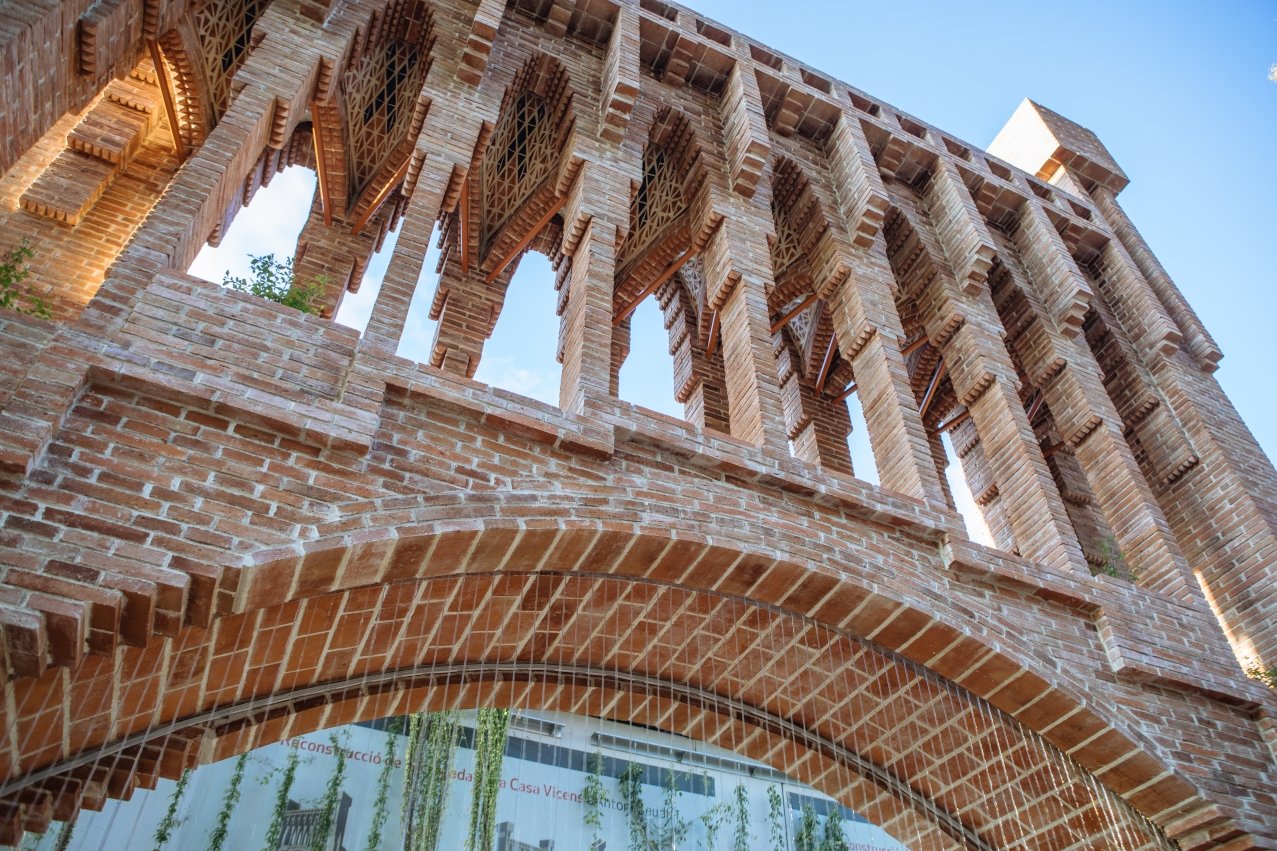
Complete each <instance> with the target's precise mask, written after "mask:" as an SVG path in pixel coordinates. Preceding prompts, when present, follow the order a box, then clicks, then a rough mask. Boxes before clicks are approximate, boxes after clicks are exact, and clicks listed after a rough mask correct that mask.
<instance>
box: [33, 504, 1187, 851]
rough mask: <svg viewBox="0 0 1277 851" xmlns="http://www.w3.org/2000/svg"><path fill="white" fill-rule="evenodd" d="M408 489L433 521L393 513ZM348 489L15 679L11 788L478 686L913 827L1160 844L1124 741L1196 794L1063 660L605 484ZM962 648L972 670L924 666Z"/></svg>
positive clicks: (93, 797) (142, 770) (108, 792)
mask: <svg viewBox="0 0 1277 851" xmlns="http://www.w3.org/2000/svg"><path fill="white" fill-rule="evenodd" d="M576 501H577V500H576V499H575V498H568V499H567V500H566V502H569V503H575V502H576ZM409 502H415V503H416V506H415V509H416V511H417V512H418V513H424V514H429V515H432V520H431V521H430V522H429V523H416V524H413V523H409V522H406V520H405V517H404V514H405V512H409V513H411V511H412V510H413V509H412V508H410V507H409V506H408V504H407V503H409ZM364 508H365V510H364V511H358V510H356V511H351V512H349V513H348V514H347V515H346V517H345V518H344V519H343V521H342V522H341V523H340V524H333V525H334V526H338V525H340V526H345V527H358V528H359V530H360V531H358V532H353V533H352V532H349V531H346V532H343V533H341V534H331V533H333V532H335V531H336V530H335V529H333V528H330V529H327V530H321V537H320V538H319V539H317V540H316V541H315V542H312V544H311V545H310V546H309V547H306V548H305V549H306V550H307V552H306V553H304V554H298V553H293V554H290V555H289V556H286V557H281V555H282V554H281V553H280V552H279V551H269V550H264V551H261V552H259V553H258V554H257V555H256V557H255V558H254V559H253V561H255V562H256V563H255V564H254V565H252V566H248V567H245V568H243V569H242V570H241V572H240V573H239V576H240V578H241V584H240V585H239V588H238V591H237V593H236V599H235V604H234V605H233V606H231V607H229V608H230V610H229V611H226V612H224V613H223V614H222V615H221V616H219V617H217V618H215V619H214V620H213V621H212V622H211V624H210V625H209V627H208V628H198V627H187V628H186V629H183V630H181V631H180V632H179V633H178V634H177V635H175V636H173V637H172V638H166V639H157V640H154V641H152V642H151V643H150V644H149V645H148V646H147V647H145V648H126V649H123V650H122V651H121V652H120V654H119V656H118V657H117V658H115V659H111V658H107V657H90V658H89V659H87V660H86V661H85V663H83V664H82V665H81V666H79V668H77V669H76V670H74V671H72V672H70V673H69V675H67V674H66V673H65V672H63V671H52V672H50V673H48V674H46V675H45V676H44V677H42V678H40V680H39V681H36V682H29V683H27V688H26V689H22V688H18V689H15V693H16V694H18V695H19V697H18V700H17V701H16V704H15V705H16V706H18V707H19V712H21V708H22V707H24V706H31V707H34V705H35V704H34V702H33V701H39V704H40V709H41V711H40V712H38V713H32V714H31V716H30V717H20V718H19V719H18V730H19V732H20V735H19V741H22V742H23V743H24V744H25V748H24V752H23V764H22V765H21V767H20V768H19V767H18V766H17V765H11V766H9V769H10V770H9V775H10V778H11V779H12V778H13V777H15V776H18V775H21V774H25V773H28V772H31V771H33V770H34V771H35V774H34V775H33V776H34V778H35V779H36V780H37V782H36V783H35V784H34V785H33V786H31V787H28V788H26V789H24V790H22V791H20V792H18V795H20V796H21V795H25V796H26V797H27V798H30V797H32V796H33V795H34V796H35V797H36V798H37V799H40V800H43V801H44V804H45V805H44V807H43V808H42V810H41V811H42V812H43V813H44V814H45V817H47V816H48V815H55V816H58V817H65V816H66V815H68V814H69V811H73V810H74V809H75V808H76V806H78V804H79V801H80V799H83V800H84V801H85V803H86V804H88V805H91V806H92V805H97V804H99V802H100V801H101V800H102V799H103V798H105V797H107V796H110V797H121V796H123V797H126V796H127V795H128V794H130V792H131V790H132V789H133V788H135V787H136V786H139V785H142V786H145V785H150V784H151V783H153V782H154V780H155V778H156V776H170V777H172V776H175V774H176V773H178V772H180V770H181V769H182V768H183V767H185V766H188V765H190V764H192V763H193V762H195V761H207V760H209V759H218V758H224V757H226V756H230V755H233V754H235V753H239V752H242V751H244V750H247V749H249V748H252V747H257V746H261V745H264V744H268V743H270V742H273V741H277V740H278V739H279V738H282V737H284V736H288V735H297V734H299V733H301V732H308V731H312V730H316V729H322V728H325V727H329V726H334V725H336V724H340V723H349V722H352V721H358V720H370V719H374V718H378V717H383V716H385V715H388V714H395V713H402V712H408V711H416V710H418V709H421V708H431V707H440V706H457V707H468V706H474V705H479V704H483V703H492V702H495V703H506V704H508V705H512V706H517V707H525V708H537V709H555V710H560V711H574V712H577V713H581V714H588V715H596V716H600V717H606V718H611V719H614V720H621V721H631V722H639V723H645V724H650V725H652V726H656V727H661V728H663V729H666V730H669V731H671V732H675V733H680V734H684V735H690V736H693V737H696V738H700V739H703V740H704V741H706V742H709V743H711V744H716V745H720V746H724V747H728V748H729V749H732V750H736V751H738V752H740V753H743V754H745V755H747V756H751V757H754V758H758V759H761V760H763V761H766V762H768V763H770V764H772V765H773V766H775V767H776V768H778V769H780V770H782V771H785V772H786V773H788V774H790V775H791V776H793V777H795V778H796V779H798V780H801V781H803V782H807V783H810V784H812V785H814V786H816V787H817V788H821V789H823V790H824V791H826V792H828V793H830V794H832V795H834V796H835V797H838V798H839V799H841V800H843V802H844V803H846V804H847V805H848V806H851V807H852V808H853V809H856V810H858V811H860V812H864V813H866V814H867V815H869V816H870V817H871V818H872V819H874V820H875V821H878V822H880V823H882V824H883V826H884V827H886V828H887V829H888V830H889V831H893V832H895V833H896V834H897V835H898V836H901V837H902V838H905V839H906V840H909V841H913V840H915V839H917V838H923V839H925V840H926V842H927V843H930V844H926V845H925V846H924V847H974V848H995V847H1002V846H1003V845H1005V844H1007V843H1008V842H1012V841H1014V840H1015V839H1016V838H1017V837H1020V838H1028V837H1032V840H1031V841H1038V842H1042V843H1044V844H1042V845H1040V846H1038V847H1057V843H1058V847H1065V846H1066V845H1069V844H1071V841H1065V839H1067V838H1069V837H1072V838H1073V839H1072V841H1078V840H1081V839H1083V838H1088V837H1097V836H1109V834H1107V833H1105V832H1104V831H1105V830H1106V829H1107V827H1108V821H1106V820H1110V821H1112V823H1113V824H1114V825H1115V826H1114V827H1113V828H1112V829H1113V830H1115V831H1120V833H1117V834H1115V835H1116V836H1118V837H1121V840H1122V841H1123V843H1125V842H1127V841H1129V837H1132V836H1134V837H1142V838H1143V839H1147V841H1148V844H1147V845H1145V844H1141V843H1136V844H1135V845H1134V846H1133V847H1157V845H1156V843H1155V842H1154V841H1153V840H1152V839H1149V838H1148V837H1146V836H1145V835H1144V834H1143V830H1144V828H1143V820H1142V819H1141V818H1138V817H1134V816H1133V814H1132V812H1128V811H1127V808H1126V806H1125V804H1123V803H1122V802H1121V801H1120V800H1119V799H1118V798H1117V797H1116V796H1109V795H1108V794H1107V793H1105V792H1103V790H1102V789H1101V788H1100V783H1099V782H1097V781H1095V780H1094V779H1093V778H1091V777H1089V775H1087V774H1086V773H1085V772H1083V771H1080V770H1079V769H1080V767H1081V766H1085V765H1097V764H1098V765H1107V764H1111V763H1121V764H1123V766H1124V770H1123V772H1122V773H1121V774H1120V775H1119V777H1120V779H1121V782H1125V783H1126V784H1127V786H1126V787H1125V788H1122V787H1120V786H1119V787H1117V788H1116V789H1115V790H1114V791H1118V792H1124V791H1127V790H1129V789H1133V788H1140V789H1141V790H1142V791H1141V793H1140V795H1137V796H1133V797H1132V798H1131V804H1133V805H1134V806H1135V807H1137V808H1139V809H1140V810H1142V811H1143V812H1144V813H1146V814H1156V813H1163V812H1165V811H1167V810H1169V809H1183V808H1184V805H1185V804H1186V803H1187V802H1186V801H1184V800H1182V799H1183V798H1193V797H1195V795H1194V792H1193V790H1192V789H1191V787H1189V786H1188V785H1187V784H1186V783H1184V782H1183V781H1182V780H1179V779H1177V778H1174V777H1173V776H1171V777H1168V776H1167V772H1166V770H1165V768H1164V767H1163V766H1162V765H1161V764H1160V762H1159V761H1158V760H1156V759H1155V758H1153V757H1152V756H1150V755H1149V753H1148V751H1149V750H1151V748H1150V747H1149V746H1148V745H1147V743H1144V742H1139V740H1138V739H1134V738H1127V737H1126V736H1125V735H1123V734H1122V733H1119V732H1118V729H1120V726H1119V725H1120V724H1121V721H1120V719H1117V718H1113V717H1104V718H1102V717H1100V715H1099V714H1098V713H1097V712H1096V711H1095V710H1094V709H1092V708H1087V707H1085V706H1083V705H1082V703H1081V702H1080V701H1078V700H1076V699H1075V698H1073V697H1072V694H1073V693H1075V691H1076V688H1075V685H1074V684H1071V683H1068V682H1067V679H1068V678H1067V677H1065V678H1060V681H1059V682H1057V683H1055V684H1050V685H1048V684H1047V682H1046V681H1044V680H1042V679H1039V677H1038V676H1037V675H1036V674H1034V673H1033V672H1032V671H1030V670H1028V669H1029V668H1031V667H1036V666H1034V665H1033V664H1032V663H1031V662H1029V661H1028V660H1026V659H1016V658H1014V657H1013V656H1012V655H1010V654H1005V653H999V652H996V651H995V652H991V653H990V652H988V651H989V649H990V648H988V647H986V646H985V645H983V644H982V643H981V642H979V641H976V640H974V639H972V638H970V637H963V636H961V635H960V634H959V632H958V631H956V630H954V629H953V627H951V626H950V625H948V624H946V623H945V622H944V621H945V618H944V616H940V617H933V616H931V615H927V614H923V613H922V612H921V611H919V610H918V609H917V608H915V607H911V606H908V605H906V604H904V603H903V602H901V601H897V600H893V599H891V597H890V596H886V595H881V594H875V593H873V592H871V591H870V590H869V589H868V588H866V587H864V585H863V584H860V583H859V582H857V581H853V580H852V579H851V578H850V577H835V576H832V575H830V574H829V573H827V572H816V571H813V570H811V569H810V568H809V567H803V566H801V565H798V564H796V563H794V562H792V561H788V560H783V559H775V558H771V557H769V556H764V555H763V554H761V553H759V552H757V551H756V550H754V549H752V548H742V547H735V546H731V545H724V544H716V543H714V542H713V541H711V540H710V539H709V538H707V537H703V536H702V537H700V538H697V537H695V536H691V535H687V534H678V535H676V534H671V533H651V532H647V533H643V532H637V533H636V532H635V531H633V530H631V529H626V528H624V527H625V524H624V523H623V522H621V521H620V520H619V518H620V517H621V514H622V512H618V511H617V510H616V509H615V507H605V506H602V505H600V506H595V507H594V508H593V509H592V510H591V512H590V513H591V514H592V515H593V519H590V520H581V519H574V514H575V511H574V510H573V509H572V508H570V507H565V506H563V505H559V506H553V505H548V504H547V500H545V499H544V498H540V497H538V498H530V495H529V494H526V493H525V494H515V495H507V496H505V497H501V496H496V497H494V498H487V499H484V498H480V497H477V496H475V495H470V497H469V498H467V499H464V500H461V501H459V502H458V501H456V500H449V501H442V500H435V501H432V500H429V499H416V500H406V499H402V498H400V499H397V500H394V501H393V502H392V503H391V504H386V503H385V502H380V503H378V502H370V503H368V504H366V505H365V506H364ZM609 514H610V515H611V517H610V518H609V516H608V515H609ZM503 515H504V516H503ZM515 515H521V519H519V520H517V521H516V520H514V519H513V517H514V516H515ZM378 519H380V520H383V521H392V525H385V524H383V525H377V522H376V521H377V520H378ZM395 520H397V521H398V522H393V521H395ZM323 531H327V532H329V533H330V534H326V535H323V534H322V532H323ZM356 541H357V542H356ZM728 568H730V571H729V570H728ZM587 571H588V572H587ZM728 577H731V578H730V580H729V579H728ZM743 577H752V581H750V580H748V579H747V580H745V581H746V582H748V583H749V584H748V587H746V585H744V584H741V583H742V578H743ZM769 577H770V579H769ZM299 580H301V581H299ZM714 586H717V587H714ZM834 624H840V627H835V626H833V625H834ZM893 624H894V625H895V626H894V627H893V626H892V625H893ZM874 625H878V626H883V628H882V629H877V628H876V627H875V626H874ZM884 625H885V626H884ZM871 633H873V634H874V635H875V638H876V641H875V642H867V641H865V640H864V639H863V638H860V637H859V636H861V635H867V634H871ZM939 647H950V648H952V650H953V657H954V658H953V659H951V660H949V661H948V662H945V661H944V660H945V656H946V655H949V654H942V655H941V657H940V661H939V662H936V661H934V660H933V662H932V667H933V668H934V669H935V670H929V669H927V668H924V667H923V666H921V665H919V664H917V662H915V661H911V659H910V658H909V657H910V656H911V655H912V656H913V657H919V656H927V657H930V656H934V655H935V654H934V652H933V651H934V650H935V649H936V648H939ZM897 648H903V649H904V651H905V652H904V653H897V652H894V651H895V650H896V649H897ZM928 648H930V650H928ZM975 658H983V659H984V661H983V662H982V663H981V665H980V666H979V669H978V671H977V673H976V675H975V676H974V677H971V678H968V680H967V684H968V686H970V688H964V687H962V686H959V685H956V684H954V683H952V682H950V681H948V680H947V679H946V678H945V677H944V676H942V675H941V674H940V673H937V671H952V670H954V667H953V666H954V665H969V664H970V662H971V660H972V659H975ZM981 693H985V694H989V695H991V696H992V698H993V699H992V700H991V701H989V702H986V701H984V700H983V699H981V698H980V697H979V696H978V695H979V694H981ZM89 696H95V699H90V697H89ZM1029 703H1032V704H1033V705H1035V706H1037V707H1038V709H1037V712H1036V713H1034V714H1029V715H1023V714H1022V715H1021V718H1020V720H1019V721H1016V720H1013V719H1012V717H1011V716H1010V715H1007V714H1005V713H1004V712H1003V711H1001V710H1012V711H1014V710H1017V709H1020V708H1021V707H1022V706H1024V705H1025V704H1029ZM1059 718H1064V719H1066V720H1065V722H1064V723H1055V724H1050V723H1046V720H1047V719H1059ZM1035 722H1036V723H1037V724H1038V725H1040V726H1043V727H1044V728H1049V729H1047V730H1046V734H1045V737H1039V736H1037V735H1036V734H1034V733H1032V732H1030V730H1031V729H1032V728H1031V726H1030V725H1031V724H1033V723H1035ZM1109 725H1113V727H1112V728H1111V729H1110V732H1109V733H1108V734H1106V735H1105V736H1102V737H1100V738H1099V740H1098V741H1095V736H1094V733H1095V731H1096V730H1097V729H1104V728H1108V727H1109ZM1088 740H1091V741H1092V744H1088ZM63 741H67V742H70V747H69V749H67V750H65V751H62V750H61V748H60V743H62V742H63ZM1097 749H1098V750H1097ZM1100 750H1102V751H1103V752H1102V753H1101V752H1100ZM1128 750H1129V751H1131V752H1132V754H1131V755H1130V756H1129V757H1128V758H1125V759H1123V758H1121V756H1120V755H1121V753H1122V752H1123V751H1128ZM1061 751H1065V752H1072V753H1073V754H1074V757H1075V758H1076V762H1075V761H1074V760H1072V759H1065V758H1064V757H1062V756H1061V753H1060V752H1061ZM59 757H60V758H59ZM40 769H43V770H40ZM1062 784H1063V785H1062ZM13 785H14V786H17V785H20V784H13ZM1026 804H1031V806H1026ZM1013 811H1014V812H1015V813H1016V815H1015V816H1013V817H1010V818H1008V816H1007V813H1008V812H1013ZM32 818H33V816H32V815H30V814H28V816H27V819H28V827H31V826H32V825H31V824H30V821H31V820H32ZM1048 825H1049V826H1050V827H1047V826H1048ZM1110 838H1112V837H1110ZM955 843H956V844H955Z"/></svg>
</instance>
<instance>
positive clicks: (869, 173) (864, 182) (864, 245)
mask: <svg viewBox="0 0 1277 851" xmlns="http://www.w3.org/2000/svg"><path fill="white" fill-rule="evenodd" d="M825 150H826V151H827V152H828V154H829V169H830V171H831V172H832V174H833V181H834V192H835V194H836V195H837V197H838V202H839V206H840V208H841V210H842V215H843V218H844V219H845V220H846V222H847V225H848V228H849V229H850V231H851V239H852V243H853V244H854V245H855V246H856V247H857V248H860V249H868V248H869V247H870V246H872V245H873V242H874V239H875V238H876V237H877V236H878V232H879V231H881V230H882V223H883V220H884V219H885V218H886V215H887V208H888V207H890V206H891V201H890V200H889V198H888V195H887V190H886V188H885V187H884V186H883V183H882V176H881V175H880V174H879V173H878V166H877V164H876V163H875V162H874V158H873V154H872V153H871V152H870V150H869V141H868V140H867V139H866V138H865V133H864V130H863V129H862V128H861V126H860V121H859V119H857V118H856V117H855V116H854V115H850V114H848V113H843V115H842V116H841V117H840V118H839V119H838V123H837V124H836V125H835V126H834V132H833V134H832V135H831V136H830V137H829V140H828V141H827V142H826V143H825Z"/></svg>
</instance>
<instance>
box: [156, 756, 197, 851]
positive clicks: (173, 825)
mask: <svg viewBox="0 0 1277 851" xmlns="http://www.w3.org/2000/svg"><path fill="white" fill-rule="evenodd" d="M190 780H191V770H190V769H189V768H188V769H186V770H185V771H183V772H182V776H181V777H179V778H178V779H177V785H175V786H174V787H173V794H172V795H169V799H168V808H167V809H165V810H164V817H163V818H162V819H160V823H159V824H158V825H157V826H156V828H155V851H161V849H162V848H163V847H164V846H165V845H167V844H168V841H169V840H170V839H172V838H173V831H174V830H176V829H177V826H178V825H179V824H181V823H182V822H181V820H180V819H178V817H177V808H178V807H179V806H180V805H181V803H182V796H183V795H185V794H186V784H187V783H189V782H190Z"/></svg>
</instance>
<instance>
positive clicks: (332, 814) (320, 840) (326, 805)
mask: <svg viewBox="0 0 1277 851" xmlns="http://www.w3.org/2000/svg"><path fill="white" fill-rule="evenodd" d="M328 741H329V742H330V743H331V744H332V746H333V755H334V756H336V757H337V764H336V765H335V766H333V773H332V774H331V775H329V777H328V786H327V788H326V789H324V797H323V799H322V800H321V801H320V804H319V818H318V819H316V821H315V830H314V832H313V833H312V834H311V836H310V851H324V848H325V846H327V844H328V835H329V834H330V833H332V832H333V824H334V823H335V822H336V820H337V803H338V802H339V801H340V800H341V781H342V780H343V779H345V776H346V748H345V742H343V741H342V740H341V739H340V738H338V736H337V734H336V733H333V734H332V735H331V736H329V738H328Z"/></svg>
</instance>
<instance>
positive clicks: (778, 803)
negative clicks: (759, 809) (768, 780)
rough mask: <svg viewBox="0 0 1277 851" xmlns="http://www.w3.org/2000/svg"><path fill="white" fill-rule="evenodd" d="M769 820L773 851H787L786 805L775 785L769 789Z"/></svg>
mask: <svg viewBox="0 0 1277 851" xmlns="http://www.w3.org/2000/svg"><path fill="white" fill-rule="evenodd" d="M767 820H768V823H769V824H770V825H771V833H772V851H785V804H784V800H783V799H782V798H781V795H780V790H779V789H777V788H776V787H775V786H774V785H773V786H768V787H767Z"/></svg>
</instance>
